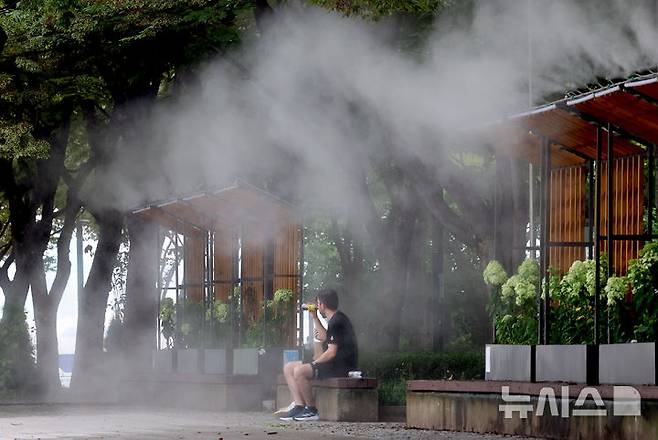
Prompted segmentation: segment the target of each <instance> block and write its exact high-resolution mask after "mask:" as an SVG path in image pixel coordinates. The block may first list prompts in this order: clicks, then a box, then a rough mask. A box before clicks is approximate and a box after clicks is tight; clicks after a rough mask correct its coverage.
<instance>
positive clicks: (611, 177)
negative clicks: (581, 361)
mask: <svg viewBox="0 0 658 440" xmlns="http://www.w3.org/2000/svg"><path fill="white" fill-rule="evenodd" d="M607 128H608V191H607V192H608V194H607V199H608V214H607V216H606V222H607V227H606V230H607V235H608V278H610V277H611V276H613V275H614V252H613V248H612V246H613V234H614V233H615V231H613V230H612V229H613V225H614V223H613V221H612V220H613V219H612V216H613V215H614V209H615V206H614V200H615V198H614V197H613V195H612V192H613V191H614V177H615V169H614V159H615V156H614V150H613V143H614V139H613V136H612V126H611V124H610V123H608V127H607ZM606 304H607V301H606ZM605 331H606V340H607V342H608V344H609V343H610V342H611V341H610V336H611V335H610V308H609V307H607V306H606V320H605Z"/></svg>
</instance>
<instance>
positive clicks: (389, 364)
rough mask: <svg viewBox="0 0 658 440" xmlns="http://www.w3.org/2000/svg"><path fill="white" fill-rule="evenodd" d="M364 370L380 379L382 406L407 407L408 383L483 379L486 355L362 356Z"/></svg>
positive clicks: (420, 353) (461, 353)
mask: <svg viewBox="0 0 658 440" xmlns="http://www.w3.org/2000/svg"><path fill="white" fill-rule="evenodd" d="M360 368H361V370H362V371H363V372H364V373H365V375H367V376H368V377H376V378H377V379H379V381H380V382H379V401H380V404H381V405H404V402H405V399H406V381H407V380H414V379H455V380H468V379H482V378H483V377H484V353H482V352H481V351H480V350H477V351H459V352H397V353H379V354H375V353H372V354H365V355H362V356H361V361H360Z"/></svg>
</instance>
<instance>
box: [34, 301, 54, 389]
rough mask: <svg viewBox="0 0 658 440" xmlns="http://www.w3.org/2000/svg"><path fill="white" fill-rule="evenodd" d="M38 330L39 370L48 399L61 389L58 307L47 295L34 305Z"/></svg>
mask: <svg viewBox="0 0 658 440" xmlns="http://www.w3.org/2000/svg"><path fill="white" fill-rule="evenodd" d="M34 322H35V324H36V332H37V372H38V374H39V381H40V384H41V386H42V390H43V393H44V397H46V399H48V398H50V397H53V395H54V393H55V392H56V391H58V390H59V389H60V380H59V350H58V344H57V307H56V306H55V304H54V303H53V301H52V300H51V298H48V297H46V298H45V301H41V302H39V306H38V307H36V300H35V307H34Z"/></svg>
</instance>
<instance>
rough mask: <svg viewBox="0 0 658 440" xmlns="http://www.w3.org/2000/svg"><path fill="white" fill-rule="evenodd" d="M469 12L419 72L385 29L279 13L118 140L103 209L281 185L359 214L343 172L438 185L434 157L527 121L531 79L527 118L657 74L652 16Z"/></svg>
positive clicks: (589, 6)
mask: <svg viewBox="0 0 658 440" xmlns="http://www.w3.org/2000/svg"><path fill="white" fill-rule="evenodd" d="M478 5H479V6H478V7H477V8H476V10H475V13H474V15H473V16H472V17H471V19H469V20H464V18H463V17H461V18H460V17H456V16H454V15H451V11H448V12H447V13H446V14H444V15H443V16H442V17H441V18H440V19H439V20H438V21H437V23H436V29H435V31H434V33H433V34H432V35H431V36H430V38H429V40H428V42H427V45H426V47H425V48H424V49H423V51H422V56H420V57H419V56H417V55H416V54H413V55H410V54H407V53H404V52H402V51H401V50H400V49H399V47H398V45H396V44H394V43H392V42H394V41H395V26H393V25H392V24H391V23H390V22H389V23H387V22H383V23H371V22H364V21H362V20H359V19H357V18H345V17H343V16H340V15H338V14H335V13H328V12H324V11H321V10H318V9H314V8H298V7H290V8H287V9H281V10H279V11H278V12H277V14H276V15H275V17H273V18H272V20H271V22H270V23H269V25H268V27H267V29H266V30H265V31H264V32H263V33H262V36H261V37H260V38H259V39H257V40H256V41H253V42H251V43H249V44H247V45H246V47H245V48H243V49H241V50H240V51H238V52H235V53H232V54H230V55H229V56H228V57H220V58H218V59H217V60H214V61H210V62H209V64H208V65H207V66H206V67H205V68H204V69H203V72H202V73H201V75H200V78H199V81H198V85H195V86H191V87H186V88H185V93H184V94H183V95H180V96H174V97H172V98H170V99H169V100H166V102H165V103H164V104H161V105H159V106H158V107H157V108H156V109H150V110H149V111H148V112H146V115H147V117H145V116H144V114H142V112H139V113H140V114H141V116H140V118H137V119H138V120H139V121H140V122H139V123H138V124H136V125H137V126H139V133H138V134H137V135H135V136H134V137H133V138H131V139H127V140H126V142H132V143H134V144H135V147H133V148H131V149H130V151H133V152H134V154H125V155H122V156H121V157H120V158H119V160H117V161H116V162H115V164H114V166H113V167H112V168H110V169H109V170H108V171H107V176H108V177H111V178H112V181H114V182H119V187H117V186H116V185H113V186H112V188H111V190H112V191H113V192H114V197H113V198H109V197H108V200H114V201H115V202H117V203H119V204H120V205H121V206H122V207H123V208H126V207H130V206H135V205H138V204H140V203H143V202H144V201H146V200H152V199H155V198H162V197H166V196H168V195H169V194H167V193H168V192H169V193H179V194H180V193H183V192H185V191H190V190H192V189H193V188H203V187H210V186H213V185H221V184H223V183H226V182H229V181H231V180H232V179H234V178H235V177H238V176H242V177H244V176H245V174H246V175H253V176H261V177H262V176H266V175H283V176H286V177H289V179H288V180H289V184H290V185H291V187H294V188H295V189H300V188H302V189H303V191H302V192H303V196H304V197H303V198H305V199H315V200H320V201H322V202H323V203H326V204H327V205H328V206H329V207H331V208H336V209H338V208H339V207H342V208H345V209H349V207H352V208H351V209H352V210H356V211H358V207H359V206H361V205H362V202H363V198H364V197H365V196H366V194H363V191H362V188H363V186H362V184H361V182H359V181H356V180H355V177H354V176H355V173H354V170H355V168H354V167H362V166H364V165H363V164H368V163H372V158H377V157H382V156H384V152H386V154H390V155H391V157H396V158H398V159H401V160H407V159H409V160H421V161H422V162H423V163H426V164H432V165H433V166H434V167H436V169H437V171H438V172H451V168H450V167H446V166H444V165H445V163H444V161H443V158H444V157H445V156H444V155H443V154H441V153H442V152H444V151H446V149H449V148H450V147H454V146H455V145H459V143H458V140H459V139H460V137H462V136H463V134H464V133H466V132H469V130H471V129H475V128H477V127H479V126H481V125H482V124H484V123H486V122H491V121H495V120H499V119H501V118H504V117H505V116H507V115H509V114H511V113H513V112H518V111H523V110H525V109H527V107H528V78H529V71H531V72H532V88H533V98H534V102H535V103H537V102H539V101H541V100H542V99H543V98H544V97H546V96H549V95H550V94H554V93H556V92H560V91H564V90H567V89H568V88H569V87H575V86H582V85H584V84H586V83H588V82H591V81H592V80H593V79H595V78H596V77H619V76H625V75H628V74H630V73H632V72H634V71H636V70H638V69H644V68H647V67H650V66H653V65H655V64H656V59H657V58H658V45H656V41H657V40H656V12H655V4H654V2H651V1H631V2H625V1H610V2H598V1H590V2H578V3H577V4H575V2H570V1H535V0H529V1H527V2H522V1H514V0H508V1H485V2H479V3H478ZM458 18H459V20H458ZM455 23H458V25H457V24H455ZM530 45H531V46H532V49H531V51H530V50H529V46H530ZM530 52H532V58H531V62H529V59H530V58H529V53H530ZM481 141H482V143H484V142H486V139H482V140H481ZM364 158H367V159H369V160H362V159H364ZM117 176H119V178H118V179H117V178H116V177H117ZM116 194H118V196H117V195H116ZM298 195H299V194H298Z"/></svg>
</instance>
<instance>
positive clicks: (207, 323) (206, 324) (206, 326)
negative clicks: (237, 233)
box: [201, 230, 213, 348]
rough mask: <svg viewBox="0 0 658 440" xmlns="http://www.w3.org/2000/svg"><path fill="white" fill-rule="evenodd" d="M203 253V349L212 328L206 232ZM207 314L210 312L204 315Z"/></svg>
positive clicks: (206, 346)
mask: <svg viewBox="0 0 658 440" xmlns="http://www.w3.org/2000/svg"><path fill="white" fill-rule="evenodd" d="M204 245H205V246H204V252H203V257H204V258H203V260H204V261H203V284H202V291H203V314H202V315H201V325H202V329H203V337H202V338H203V339H202V344H203V348H209V345H208V339H209V337H210V334H211V333H210V329H212V328H213V310H212V308H211V304H210V292H209V286H210V281H209V280H210V231H209V230H208V231H206V234H205V239H204ZM207 312H210V313H208V314H206V313H207ZM206 316H210V319H209V320H208V319H206Z"/></svg>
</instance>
